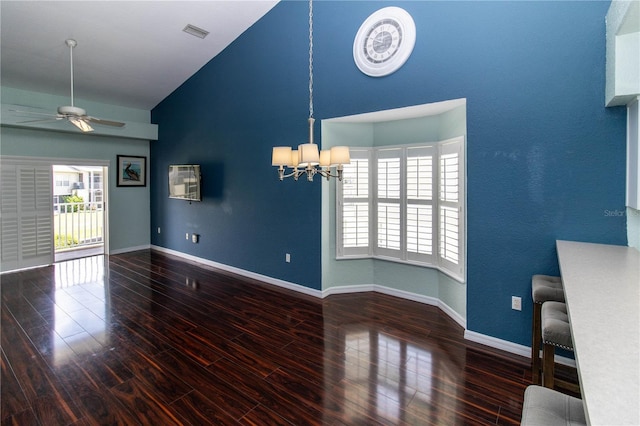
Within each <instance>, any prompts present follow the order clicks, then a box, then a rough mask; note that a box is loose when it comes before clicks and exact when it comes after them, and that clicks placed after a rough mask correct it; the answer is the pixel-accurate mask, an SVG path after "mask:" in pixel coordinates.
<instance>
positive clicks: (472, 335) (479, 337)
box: [113, 245, 576, 367]
mask: <svg viewBox="0 0 640 426" xmlns="http://www.w3.org/2000/svg"><path fill="white" fill-rule="evenodd" d="M144 248H151V249H153V250H157V251H159V252H163V253H167V254H171V255H174V256H177V257H181V258H183V259H187V260H191V261H194V262H198V263H203V264H205V265H208V266H211V267H214V268H217V269H221V270H223V271H227V272H231V273H234V274H237V275H241V276H245V277H248V278H252V279H255V280H258V281H262V282H264V283H267V284H273V285H276V286H278V287H283V288H286V289H288V290H293V291H297V292H299V293H303V294H306V295H309V296H313V297H317V298H320V299H324V298H325V297H328V296H331V295H332V294H352V293H365V292H370V291H374V292H377V293H382V294H386V295H389V296H395V297H399V298H401V299H406V300H411V301H414V302H418V303H423V304H425V305H431V306H437V307H438V308H439V309H440V310H442V311H443V312H444V313H445V314H446V315H447V316H448V317H449V318H451V319H452V320H453V321H455V322H456V323H457V324H458V325H459V326H460V327H462V328H463V329H464V338H465V339H466V340H470V341H472V342H476V343H480V344H482V345H485V346H488V347H490V348H494V349H498V350H502V351H505V352H509V353H512V354H516V355H520V356H523V357H526V358H530V357H531V348H530V347H528V346H524V345H520V344H518V343H513V342H509V341H507V340H502V339H498V338H496V337H492V336H488V335H485V334H481V333H477V332H475V331H471V330H467V321H466V319H465V318H463V317H462V315H460V314H459V313H457V312H456V311H455V310H454V309H453V308H451V307H450V306H449V305H447V304H446V303H444V302H443V301H442V300H440V299H438V298H436V297H432V296H424V295H421V294H416V293H411V292H408V291H404V290H397V289H394V288H390V287H385V286H382V285H378V284H359V285H348V286H338V287H330V288H328V289H326V290H323V291H320V290H314V289H310V288H308V287H305V286H302V285H300V284H295V283H292V282H289V281H284V280H280V279H277V278H272V277H268V276H266V275H261V274H257V273H255V272H250V271H246V270H243V269H240V268H236V267H233V266H228V265H225V264H222V263H218V262H214V261H212V260H208V259H203V258H201V257H197V256H193V255H190V254H186V253H182V252H179V251H175V250H171V249H168V248H165V247H160V246H156V245H151V246H150V247H140V248H131V249H124V250H118V253H124V252H126V251H134V250H141V249H144ZM113 254H117V253H116V252H113ZM555 358H556V362H557V363H559V364H562V365H567V366H570V367H575V366H576V363H575V360H573V359H571V358H567V357H563V356H559V355H556V357H555Z"/></svg>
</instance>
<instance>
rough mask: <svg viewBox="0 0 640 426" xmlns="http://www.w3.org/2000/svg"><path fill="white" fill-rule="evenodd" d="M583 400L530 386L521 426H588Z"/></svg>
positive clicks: (525, 400)
mask: <svg viewBox="0 0 640 426" xmlns="http://www.w3.org/2000/svg"><path fill="white" fill-rule="evenodd" d="M586 424H587V419H586V416H585V413H584V404H583V402H582V400H581V399H578V398H575V397H573V396H569V395H565V394H563V393H560V392H558V391H555V390H552V389H547V388H544V387H541V386H536V385H530V386H528V387H527V389H526V390H525V391H524V404H523V405H522V419H521V421H520V425H521V426H537V425H539V426H555V425H558V426H567V425H571V426H578V425H580V426H581V425H586Z"/></svg>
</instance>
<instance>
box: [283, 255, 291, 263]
mask: <svg viewBox="0 0 640 426" xmlns="http://www.w3.org/2000/svg"><path fill="white" fill-rule="evenodd" d="M284 261H285V262H287V263H290V262H291V255H290V254H289V253H287V254H285V255H284Z"/></svg>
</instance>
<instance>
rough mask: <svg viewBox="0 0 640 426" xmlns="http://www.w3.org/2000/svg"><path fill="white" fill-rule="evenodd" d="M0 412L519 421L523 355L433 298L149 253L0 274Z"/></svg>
mask: <svg viewBox="0 0 640 426" xmlns="http://www.w3.org/2000/svg"><path fill="white" fill-rule="evenodd" d="M0 279H1V282H2V284H1V290H2V312H1V314H2V318H1V331H2V338H1V348H2V354H1V355H2V394H1V398H2V401H1V403H2V404H1V408H2V424H3V425H5V424H16V425H68V424H74V425H92V424H120V425H133V424H149V425H169V424H193V425H202V424H219V425H227V424H232V425H233V424H255V425H280V424H283V425H290V424H293V425H377V424H381V425H397V424H438V425H456V424H519V422H520V415H521V409H522V399H523V394H524V389H525V387H526V386H527V385H528V384H529V381H530V380H531V374H530V371H529V361H528V359H525V358H521V357H517V356H514V355H511V354H507V353H502V352H499V351H497V350H492V349H490V348H486V347H483V346H481V345H478V344H474V343H472V342H469V341H465V340H464V338H463V330H462V328H461V327H460V326H458V325H457V324H456V323H455V322H454V321H452V320H451V319H450V318H449V317H447V316H446V315H445V314H444V313H442V312H441V311H440V310H439V309H438V308H436V307H432V306H427V305H423V304H420V303H416V302H411V301H406V300H401V299H397V298H394V297H390V296H385V295H380V294H375V293H361V294H354V295H334V296H330V297H328V298H326V299H324V300H321V299H316V298H313V297H310V296H305V295H301V294H299V293H295V292H292V291H287V290H283V289H279V288H277V287H273V286H269V285H265V284H261V283H259V282H257V281H253V280H249V279H247V278H243V277H238V276H234V275H232V274H229V273H226V272H222V271H217V270H214V269H212V268H209V267H207V266H202V265H198V264H195V263H191V262H186V261H184V260H182V259H179V258H176V257H172V256H168V255H165V254H162V253H158V252H154V251H148V250H145V251H138V252H133V253H127V254H121V255H112V256H108V257H106V256H95V257H89V258H85V259H77V260H73V261H68V262H62V263H58V264H56V265H54V266H50V267H45V268H39V269H32V270H27V271H22V272H17V273H11V274H5V275H2V276H1V277H0Z"/></svg>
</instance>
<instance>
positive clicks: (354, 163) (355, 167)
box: [336, 150, 371, 256]
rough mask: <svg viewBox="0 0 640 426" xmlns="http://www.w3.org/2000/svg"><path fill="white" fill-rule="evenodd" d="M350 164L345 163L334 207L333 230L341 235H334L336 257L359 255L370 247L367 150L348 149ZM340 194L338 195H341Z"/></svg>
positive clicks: (363, 253) (366, 251)
mask: <svg viewBox="0 0 640 426" xmlns="http://www.w3.org/2000/svg"><path fill="white" fill-rule="evenodd" d="M350 155H351V163H350V164H345V165H344V170H343V179H342V182H338V184H337V186H338V188H339V189H340V190H339V191H336V195H337V196H338V202H337V204H336V205H337V208H336V216H337V221H336V229H341V230H342V234H341V235H339V237H338V238H336V243H337V244H338V247H337V250H336V252H337V253H338V255H339V256H354V255H355V256H362V255H367V254H368V253H369V246H370V244H371V243H370V225H369V224H370V221H369V215H370V207H369V206H370V200H369V193H370V189H369V187H370V170H369V152H368V151H353V150H352V151H351V152H350ZM340 194H341V195H340Z"/></svg>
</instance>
